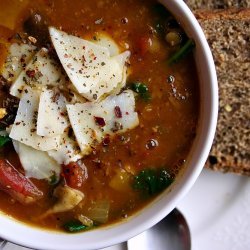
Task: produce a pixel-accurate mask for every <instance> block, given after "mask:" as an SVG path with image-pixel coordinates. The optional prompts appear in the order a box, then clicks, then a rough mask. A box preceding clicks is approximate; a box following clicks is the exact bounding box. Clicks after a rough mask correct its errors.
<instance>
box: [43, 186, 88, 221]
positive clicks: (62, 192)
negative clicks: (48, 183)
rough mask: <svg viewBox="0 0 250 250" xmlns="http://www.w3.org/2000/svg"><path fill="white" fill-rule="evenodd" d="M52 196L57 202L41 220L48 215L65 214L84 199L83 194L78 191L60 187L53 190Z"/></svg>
mask: <svg viewBox="0 0 250 250" xmlns="http://www.w3.org/2000/svg"><path fill="white" fill-rule="evenodd" d="M53 195H54V196H55V197H56V198H57V202H56V203H55V204H54V206H53V207H52V208H50V209H49V210H48V211H47V212H46V213H45V214H44V215H43V216H42V217H43V218H45V217H46V216H48V215H50V214H54V213H62V212H67V211H69V210H71V209H73V208H74V207H76V206H77V205H78V204H79V203H80V202H81V201H82V200H83V199H84V194H83V193H82V192H80V191H79V190H76V189H73V188H71V187H68V186H62V185H59V186H57V187H56V188H55V190H54V194H53Z"/></svg>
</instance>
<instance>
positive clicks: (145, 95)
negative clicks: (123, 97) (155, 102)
mask: <svg viewBox="0 0 250 250" xmlns="http://www.w3.org/2000/svg"><path fill="white" fill-rule="evenodd" d="M130 88H131V89H132V90H133V91H134V92H136V93H137V94H139V96H140V97H141V98H142V99H143V100H145V101H149V100H150V99H151V96H150V93H149V90H148V87H147V85H145V84H143V83H140V82H136V83H132V84H131V87H130Z"/></svg>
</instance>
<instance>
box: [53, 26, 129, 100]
mask: <svg viewBox="0 0 250 250" xmlns="http://www.w3.org/2000/svg"><path fill="white" fill-rule="evenodd" d="M49 31H50V36H51V40H52V43H53V45H54V47H55V49H56V52H57V55H58V57H59V59H60V61H61V63H62V65H63V67H64V69H65V71H66V73H67V75H68V76H69V78H70V80H71V81H72V83H73V84H74V86H75V87H76V89H77V90H78V92H79V93H81V94H82V95H83V96H84V97H85V98H86V99H88V100H90V101H94V100H98V99H99V98H100V97H102V96H104V95H107V94H108V93H110V92H111V91H112V90H114V89H115V88H116V87H117V86H118V85H119V83H121V82H122V81H123V76H124V75H123V68H124V65H121V64H120V62H121V61H117V59H116V58H115V57H110V52H109V50H108V49H107V48H105V47H103V46H99V45H96V44H94V43H92V42H89V41H86V40H84V39H81V38H79V37H75V36H72V35H68V34H67V33H65V32H62V31H60V30H57V29H55V28H52V27H50V28H49Z"/></svg>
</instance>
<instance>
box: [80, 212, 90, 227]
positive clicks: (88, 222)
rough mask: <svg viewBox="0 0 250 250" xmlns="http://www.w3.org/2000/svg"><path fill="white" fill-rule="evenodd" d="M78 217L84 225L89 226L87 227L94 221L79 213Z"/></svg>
mask: <svg viewBox="0 0 250 250" xmlns="http://www.w3.org/2000/svg"><path fill="white" fill-rule="evenodd" d="M77 219H78V220H79V221H80V222H81V223H82V224H83V225H84V226H87V227H92V226H93V224H94V222H93V221H92V220H91V219H89V218H88V217H86V216H84V215H82V214H80V215H78V217H77Z"/></svg>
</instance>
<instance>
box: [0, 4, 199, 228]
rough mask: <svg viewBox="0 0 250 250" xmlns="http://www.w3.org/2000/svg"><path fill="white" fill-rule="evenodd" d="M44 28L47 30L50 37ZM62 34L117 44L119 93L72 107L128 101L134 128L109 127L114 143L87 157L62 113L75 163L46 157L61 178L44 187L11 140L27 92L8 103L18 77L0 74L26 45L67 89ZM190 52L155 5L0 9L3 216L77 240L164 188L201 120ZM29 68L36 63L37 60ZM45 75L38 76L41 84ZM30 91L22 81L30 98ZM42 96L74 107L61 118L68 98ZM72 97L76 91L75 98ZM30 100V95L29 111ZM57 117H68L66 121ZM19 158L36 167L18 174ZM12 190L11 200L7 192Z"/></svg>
mask: <svg viewBox="0 0 250 250" xmlns="http://www.w3.org/2000/svg"><path fill="white" fill-rule="evenodd" d="M49 27H54V28H53V29H51V30H50V34H49ZM61 31H63V32H66V33H62V35H63V36H65V37H66V36H68V35H72V36H77V37H80V38H81V39H85V40H88V41H90V42H91V43H92V42H93V43H96V42H98V41H100V39H99V37H102V36H104V37H106V39H108V40H110V41H112V42H113V43H114V44H115V46H116V47H117V48H118V49H119V53H120V54H121V53H123V52H125V51H127V52H128V54H127V58H126V62H125V64H124V65H123V69H125V68H126V70H125V71H126V72H127V76H126V78H125V80H126V85H125V86H123V87H122V88H121V89H119V91H118V92H117V93H114V92H109V93H105V94H104V95H103V96H102V97H100V99H98V100H96V99H97V96H95V95H93V99H94V100H90V99H91V98H92V97H90V99H88V97H86V95H83V96H82V95H80V94H79V93H78V94H75V95H76V96H78V97H79V96H81V97H79V100H80V101H79V100H78V99H77V100H76V101H75V103H78V102H79V103H81V105H84V104H83V103H85V102H93V103H99V102H105V100H107V98H116V97H117V96H121V95H122V94H120V93H124V91H125V93H130V94H129V95H130V96H132V97H131V98H132V99H133V98H134V99H135V105H134V106H135V107H134V110H133V112H135V113H134V114H135V117H137V118H138V121H137V120H136V119H137V118H135V120H134V121H133V122H134V124H133V125H130V124H129V125H128V129H125V128H124V124H122V122H121V123H117V122H115V123H114V124H115V129H114V127H113V128H112V129H111V130H112V135H111V134H109V133H106V134H102V136H101V140H95V141H94V142H92V144H91V146H90V147H89V150H88V152H87V153H84V152H81V151H83V149H82V147H81V145H80V143H79V140H80V139H79V138H80V137H78V134H77V133H78V132H77V131H78V130H77V129H78V127H74V126H73V125H72V119H73V115H72V117H71V116H70V114H69V116H70V117H69V118H70V124H71V125H72V127H73V129H72V128H71V127H70V126H67V127H66V128H65V127H64V128H63V129H64V133H65V131H66V133H67V136H68V137H69V138H71V140H73V141H77V142H78V144H79V146H80V149H79V147H78V146H77V150H78V151H79V154H80V155H81V157H80V158H79V157H77V158H76V160H74V159H73V160H72V161H69V160H68V161H64V160H63V161H61V160H54V159H55V158H54V159H53V156H52V158H51V159H50V160H51V161H54V164H59V165H60V169H59V170H57V171H55V170H53V168H52V170H51V175H50V176H49V178H48V177H44V178H42V177H41V176H40V175H39V173H38V172H39V171H38V172H37V169H36V166H38V165H39V164H40V163H39V161H40V158H39V157H38V155H37V151H39V150H37V148H36V149H34V147H33V150H36V151H32V149H30V147H31V148H32V145H30V144H28V149H27V148H23V147H22V144H25V140H22V138H21V139H20V140H19V141H18V139H17V137H18V135H16V137H15V136H12V134H13V133H14V132H13V131H12V130H13V128H11V127H10V126H11V125H12V124H14V125H15V126H16V127H17V128H18V126H17V125H19V122H17V119H18V118H16V113H17V109H18V112H19V110H20V109H21V108H20V106H21V104H20V103H21V102H23V100H24V99H22V98H24V96H25V94H27V96H28V90H27V89H28V88H26V87H25V88H24V89H22V90H20V89H19V90H20V91H19V92H20V93H19V92H18V91H17V93H16V95H15V96H16V97H13V96H12V95H11V94H9V92H10V86H13V84H15V81H17V80H16V79H17V78H16V79H13V78H14V76H12V73H9V75H8V76H6V75H4V73H3V72H4V70H6V69H5V67H6V65H7V63H8V54H9V53H10V46H12V45H13V44H19V45H22V44H28V45H29V46H33V47H32V50H33V49H34V51H35V52H34V53H37V51H39V50H41V49H42V48H43V47H44V48H46V50H45V51H46V53H48V54H49V56H51V57H52V58H53V60H55V62H56V63H57V64H58V67H59V68H60V70H61V71H62V72H63V73H62V74H63V75H65V76H66V78H67V82H71V81H72V78H71V76H70V75H67V73H68V71H67V70H66V73H65V70H64V69H65V68H64V67H63V66H65V65H64V59H67V57H68V56H70V55H68V54H64V56H62V58H61V57H60V50H59V49H58V48H59V47H57V46H59V45H60V43H58V44H59V45H58V44H56V39H55V40H54V41H53V38H52V42H53V43H52V42H51V37H52V36H53V34H57V35H58V34H59V35H60V34H61V33H60V32H61ZM53 32H54V33H53ZM71 38H72V37H71ZM71 38H70V39H71ZM104 40H105V39H104ZM102 41H103V40H102ZM61 44H62V42H61ZM190 44H191V40H189V39H188V38H187V37H186V35H185V33H184V32H183V30H182V28H181V27H180V26H179V24H178V23H177V22H176V21H175V20H174V18H173V17H172V16H171V14H170V13H168V12H167V11H166V10H165V9H164V8H163V7H162V6H160V5H159V4H158V3H157V2H156V1H153V0H143V1H141V0H101V1H100V0H91V1H90V0H85V1H82V0H71V1H66V0H37V1H29V0H23V1H18V0H11V1H9V0H1V3H0V68H1V71H0V73H1V72H2V73H1V74H2V76H1V78H0V83H1V93H0V101H1V102H0V105H1V109H0V115H1V120H0V123H1V129H2V133H3V134H1V138H0V139H1V143H0V144H1V145H2V146H1V149H0V150H1V151H0V157H1V159H0V172H1V176H0V190H1V191H0V209H1V210H2V211H3V212H5V213H6V214H8V215H11V216H13V217H14V218H17V219H18V220H20V221H23V222H25V223H29V224H32V225H35V226H38V227H44V228H47V229H55V230H65V229H66V230H68V231H78V230H84V229H90V228H93V227H96V226H99V225H103V224H110V223H113V222H115V221H118V220H123V219H126V218H127V217H128V216H129V215H131V214H133V213H135V212H136V211H138V210H139V209H142V208H143V207H144V206H145V205H146V204H148V203H149V202H150V201H151V200H152V199H153V198H154V197H155V195H157V194H158V193H159V192H161V191H163V189H165V188H167V187H168V186H169V185H170V184H171V183H172V182H173V181H174V180H175V178H176V177H177V175H178V173H179V172H180V170H181V169H183V168H185V160H186V158H187V156H188V153H189V151H190V148H191V146H192V143H193V141H194V138H195V135H196V127H197V123H198V117H199V88H198V80H197V75H196V69H195V64H194V59H193V55H192V53H188V54H187V53H185V48H186V49H187V48H190ZM65 46H66V45H65ZM72 46H73V45H72ZM183 48H184V54H186V55H185V57H183V58H179V56H178V52H180V53H181V52H183ZM77 49H78V48H77ZM81 49H82V50H84V48H81ZM66 50H67V49H66ZM66 50H65V51H66ZM79 53H81V50H80V52H79ZM79 53H78V54H79ZM176 53H177V54H176ZM172 55H175V56H176V57H175V58H174V59H173V60H171V59H170V58H172ZM58 56H59V59H58ZM63 57H64V59H63ZM176 58H177V59H176ZM169 59H170V61H169ZM175 59H176V60H175ZM179 59H180V60H179ZM18 60H19V61H18V63H19V64H20V63H22V64H21V70H22V71H23V72H24V73H23V74H25V77H22V80H23V81H24V82H25V81H26V84H28V83H27V79H26V78H28V79H30V78H31V80H32V83H33V81H34V82H35V80H36V79H35V76H36V75H35V74H37V72H40V71H39V69H35V70H28V69H27V65H29V62H28V61H27V57H26V58H23V57H22V58H21V59H18ZM20 60H21V61H20ZM30 60H33V62H34V55H33V59H30ZM75 61H76V60H75ZM107 62H110V59H107ZM11 63H12V62H11ZM61 64H62V65H63V66H61ZM103 65H104V63H103ZM112 65H113V64H112ZM111 69H113V68H112V67H111ZM72 71H73V70H72ZM126 72H125V75H126ZM73 73H74V72H73ZM78 73H79V72H78ZM19 74H22V73H19ZM42 75H44V74H42V73H40V75H39V76H38V77H41V76H42ZM52 75H53V74H52ZM15 77H18V76H15ZM68 77H69V78H68ZM19 78H20V77H19ZM123 79H124V78H123ZM51 81H53V80H51ZM58 81H59V80H58ZM110 82H111V81H110ZM51 84H52V85H53V83H51ZM110 84H111V83H110ZM32 86H33V85H32ZM32 86H31V85H30V82H29V87H30V90H31V89H32V88H33V87H32ZM45 88H47V89H46V91H58V89H59V92H60V95H61V94H62V93H63V94H65V98H66V100H67V101H66V102H67V103H70V105H72V106H70V105H69V106H67V110H68V111H69V108H72V109H73V107H75V106H74V105H76V104H75V103H72V102H71V101H72V100H71V99H70V97H69V96H70V95H71V94H72V93H71V92H67V91H66V92H67V93H65V89H63V90H61V89H62V88H64V86H61V87H60V86H59V87H58V86H56V87H54V86H52V87H51V86H50V85H48V86H46V87H45ZM32 91H33V90H32ZM36 91H37V90H36ZM72 91H73V92H74V91H75V92H77V91H76V89H74V90H72ZM126 91H128V92H126ZM46 93H47V92H46ZM48 93H49V92H48ZM118 93H119V95H117V94H118ZM131 93H133V94H131ZM110 96H111V97H110ZM112 96H113V97H112ZM114 96H116V97H114ZM32 98H33V96H31V99H32ZM120 98H122V97H120ZM20 99H21V102H20V103H19V100H20ZM31 99H29V96H28V98H27V102H29V101H30V102H31ZM86 99H87V100H86ZM132 99H131V100H132ZM112 100H116V99H112ZM40 101H41V99H40ZM132 102H133V101H132ZM120 103H123V104H124V103H125V104H124V106H125V111H124V110H123V107H122V105H123V104H120V106H119V105H115V107H114V115H115V119H123V118H124V116H125V115H129V114H128V112H126V109H127V108H129V107H127V106H126V101H124V102H123V100H121V101H120ZM91 105H92V104H91ZM93 105H96V104H93ZM128 105H129V104H128ZM132 106H133V105H132ZM81 107H83V106H81ZM84 107H85V106H84ZM91 107H92V106H91ZM94 107H95V106H94ZM130 108H131V107H130ZM86 109H87V108H86ZM93 110H94V108H93ZM39 112H40V109H39ZM89 112H90V111H89ZM93 112H94V111H93ZM82 113H83V110H82ZM64 115H66V116H67V113H66V114H64ZM81 117H82V116H81ZM49 119H52V117H51V118H49ZM79 119H80V118H79ZM81 119H83V120H84V119H85V118H84V117H83V118H81ZM45 120H46V117H44V119H43V121H45ZM94 121H95V124H96V126H97V127H98V129H100V131H101V132H103V131H104V130H105V129H106V128H105V126H107V121H106V120H105V119H104V118H103V117H101V116H94ZM22 122H23V124H22V125H23V126H25V124H24V123H25V122H26V123H28V122H29V121H28V120H25V121H22ZM46 122H47V121H46ZM79 127H80V128H79V129H81V126H79ZM11 129H12V130H11ZM36 129H38V126H37V127H35V128H34V131H33V130H32V131H31V132H32V133H33V132H34V133H37V132H36ZM6 130H7V133H10V131H11V133H10V137H11V138H12V139H13V138H14V139H15V140H14V145H15V142H16V141H18V143H19V144H18V145H19V146H15V149H14V147H13V144H12V140H11V139H10V137H9V136H8V135H7V133H6V132H5V131H6ZM79 131H80V130H79ZM92 131H95V129H93V130H92ZM98 131H99V130H98ZM79 133H80V132H79ZM94 133H97V132H96V131H95V132H94ZM98 133H99V132H98ZM46 145H47V144H46ZM26 146H27V145H26ZM18 147H19V149H17V148H18ZM21 149H22V150H23V151H22V150H21ZM25 150H26V151H25ZM16 152H18V153H16ZM21 152H23V153H21ZM25 152H27V154H28V156H27V157H28V162H29V163H28V164H30V162H32V161H34V162H32V164H33V165H32V166H33V169H32V170H30V168H29V170H27V169H26V168H25V167H24V166H22V164H23V165H24V163H23V162H26V163H27V159H26V161H25V154H26V153H25ZM42 153H43V154H47V151H46V150H42ZM23 154H24V155H23ZM38 154H39V153H38ZM32 156H34V157H32ZM36 156H37V157H36ZM27 157H26V158H27ZM46 157H51V155H50V156H48V155H46ZM20 159H21V162H22V163H21V162H20ZM43 159H44V158H43ZM52 159H53V160H52ZM42 164H43V166H42V167H44V166H45V165H50V164H49V163H48V164H46V163H45V162H43V161H42ZM40 165H41V164H40ZM49 167H50V166H49ZM17 171H18V172H17ZM58 171H59V172H58ZM41 172H43V170H41ZM36 176H37V178H35V177H36ZM9 186H11V189H12V191H10V190H8V187H9ZM13 190H14V191H13Z"/></svg>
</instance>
